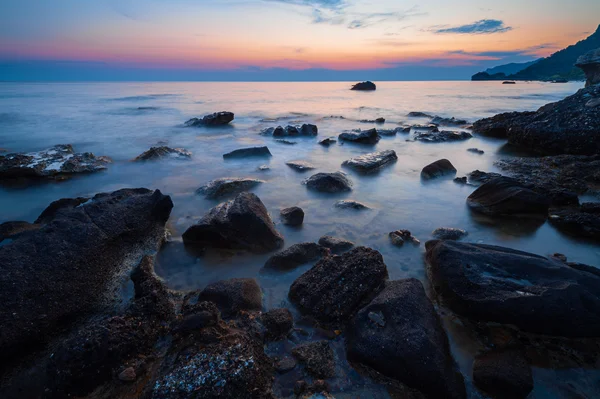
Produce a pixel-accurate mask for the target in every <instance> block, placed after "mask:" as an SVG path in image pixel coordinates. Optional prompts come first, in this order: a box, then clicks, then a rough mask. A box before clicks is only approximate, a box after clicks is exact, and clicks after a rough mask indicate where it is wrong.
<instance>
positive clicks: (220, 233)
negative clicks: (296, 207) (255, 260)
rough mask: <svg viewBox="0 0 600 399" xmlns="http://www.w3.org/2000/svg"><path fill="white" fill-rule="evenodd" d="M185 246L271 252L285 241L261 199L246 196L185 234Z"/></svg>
mask: <svg viewBox="0 0 600 399" xmlns="http://www.w3.org/2000/svg"><path fill="white" fill-rule="evenodd" d="M183 242H184V243H185V244H186V245H190V246H200V247H213V248H229V249H245V250H248V251H252V252H268V251H272V250H274V249H277V248H280V247H281V246H282V245H283V237H282V236H281V234H280V233H279V232H278V231H277V230H276V229H275V225H274V224H273V221H272V220H271V217H270V216H269V214H268V212H267V209H266V208H265V206H264V205H263V203H262V201H261V200H260V198H258V197H257V196H256V195H254V194H252V193H247V192H243V193H241V194H238V195H237V196H236V197H235V199H233V200H231V201H228V202H225V203H222V204H219V205H217V206H216V207H214V208H212V209H211V210H210V211H209V212H208V213H207V214H206V215H204V217H203V218H202V219H200V221H199V222H198V223H197V224H195V225H193V226H191V227H190V228H188V229H187V230H186V231H185V233H183Z"/></svg>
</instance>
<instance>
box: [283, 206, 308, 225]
mask: <svg viewBox="0 0 600 399" xmlns="http://www.w3.org/2000/svg"><path fill="white" fill-rule="evenodd" d="M279 214H280V216H281V220H282V221H283V224H286V225H288V226H300V225H301V224H302V223H303V222H304V211H303V210H302V208H300V207H297V206H292V207H290V208H284V209H282V210H281V212H280V213H279Z"/></svg>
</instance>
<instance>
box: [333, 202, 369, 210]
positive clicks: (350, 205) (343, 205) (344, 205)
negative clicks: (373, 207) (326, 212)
mask: <svg viewBox="0 0 600 399" xmlns="http://www.w3.org/2000/svg"><path fill="white" fill-rule="evenodd" d="M333 206H334V207H335V208H339V209H354V210H357V211H362V210H365V209H370V208H369V207H368V206H366V205H365V204H363V203H361V202H358V201H351V200H339V201H336V202H335V204H333Z"/></svg>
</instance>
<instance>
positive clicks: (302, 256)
mask: <svg viewBox="0 0 600 399" xmlns="http://www.w3.org/2000/svg"><path fill="white" fill-rule="evenodd" d="M328 254H329V250H328V249H327V248H324V247H322V246H320V245H319V244H315V243H314V242H305V243H301V244H294V245H292V246H291V247H289V248H287V249H284V250H283V251H280V252H278V253H276V254H275V255H273V256H271V257H270V258H269V259H268V260H267V262H266V263H265V265H264V268H265V269H271V270H273V269H275V270H289V269H294V268H296V267H298V266H300V265H303V264H305V263H308V262H312V261H314V260H317V259H319V258H321V257H323V256H326V255H328Z"/></svg>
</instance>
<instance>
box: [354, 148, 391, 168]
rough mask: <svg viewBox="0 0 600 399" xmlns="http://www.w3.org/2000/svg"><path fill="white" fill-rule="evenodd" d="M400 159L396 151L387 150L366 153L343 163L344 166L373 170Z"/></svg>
mask: <svg viewBox="0 0 600 399" xmlns="http://www.w3.org/2000/svg"><path fill="white" fill-rule="evenodd" d="M397 160H398V156H397V155H396V151H394V150H386V151H379V152H372V153H369V154H364V155H361V156H359V157H356V158H351V159H349V160H347V161H344V162H343V163H342V166H347V167H349V168H352V169H356V170H359V171H363V172H368V171H372V170H375V169H378V168H381V167H382V166H384V165H387V164H389V163H392V162H395V161H397Z"/></svg>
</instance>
